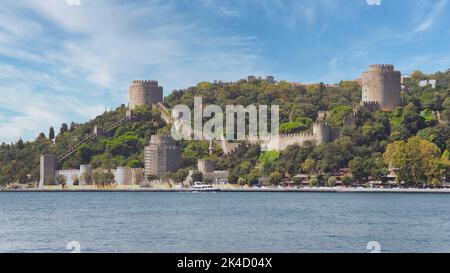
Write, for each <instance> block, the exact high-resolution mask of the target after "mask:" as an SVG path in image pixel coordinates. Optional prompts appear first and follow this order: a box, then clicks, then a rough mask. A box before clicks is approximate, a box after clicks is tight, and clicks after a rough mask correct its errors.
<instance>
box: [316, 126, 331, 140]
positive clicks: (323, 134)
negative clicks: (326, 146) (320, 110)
mask: <svg viewBox="0 0 450 273" xmlns="http://www.w3.org/2000/svg"><path fill="white" fill-rule="evenodd" d="M313 135H314V137H315V139H316V140H317V142H318V143H326V142H330V141H331V139H332V133H331V127H330V126H329V125H328V124H325V123H319V122H316V123H314V124H313Z"/></svg>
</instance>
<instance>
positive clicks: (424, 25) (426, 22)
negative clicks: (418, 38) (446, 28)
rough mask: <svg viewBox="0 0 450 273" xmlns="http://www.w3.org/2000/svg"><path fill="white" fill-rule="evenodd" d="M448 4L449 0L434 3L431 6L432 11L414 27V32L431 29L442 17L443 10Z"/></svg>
mask: <svg viewBox="0 0 450 273" xmlns="http://www.w3.org/2000/svg"><path fill="white" fill-rule="evenodd" d="M447 5H448V0H440V1H439V2H437V3H436V4H435V5H433V6H432V7H431V11H430V12H429V13H428V14H426V15H425V16H424V17H423V19H422V21H421V22H420V23H419V25H418V26H417V27H416V28H415V29H414V31H413V33H416V32H424V31H427V30H429V29H430V28H431V27H432V26H433V25H434V23H435V21H436V20H437V19H438V18H439V17H440V15H441V14H442V12H443V11H444V10H445V9H446V7H447ZM447 16H448V14H447Z"/></svg>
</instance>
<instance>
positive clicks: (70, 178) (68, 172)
mask: <svg viewBox="0 0 450 273" xmlns="http://www.w3.org/2000/svg"><path fill="white" fill-rule="evenodd" d="M55 175H56V176H58V175H62V176H64V177H65V178H66V185H67V186H73V183H74V181H73V177H74V176H75V175H76V176H77V177H78V178H80V170H76V169H73V170H57V171H56V172H55Z"/></svg>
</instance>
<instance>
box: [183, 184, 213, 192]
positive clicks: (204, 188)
mask: <svg viewBox="0 0 450 273" xmlns="http://www.w3.org/2000/svg"><path fill="white" fill-rule="evenodd" d="M189 190H190V191H191V192H218V191H220V189H219V188H216V187H213V186H212V185H211V184H205V183H202V182H194V186H192V187H190V189H189Z"/></svg>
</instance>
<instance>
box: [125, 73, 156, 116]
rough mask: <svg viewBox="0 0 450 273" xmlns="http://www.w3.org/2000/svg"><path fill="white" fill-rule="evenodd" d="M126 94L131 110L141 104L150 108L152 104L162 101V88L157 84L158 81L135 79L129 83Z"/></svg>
mask: <svg viewBox="0 0 450 273" xmlns="http://www.w3.org/2000/svg"><path fill="white" fill-rule="evenodd" d="M128 94H129V99H130V101H129V103H130V104H129V108H130V109H131V110H133V109H134V108H136V106H143V105H145V106H147V107H149V108H151V107H152V106H153V105H154V104H157V103H158V102H162V101H163V88H162V86H159V85H158V81H152V80H144V81H143V80H135V81H133V82H132V84H131V85H130V87H129V89H128Z"/></svg>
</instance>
